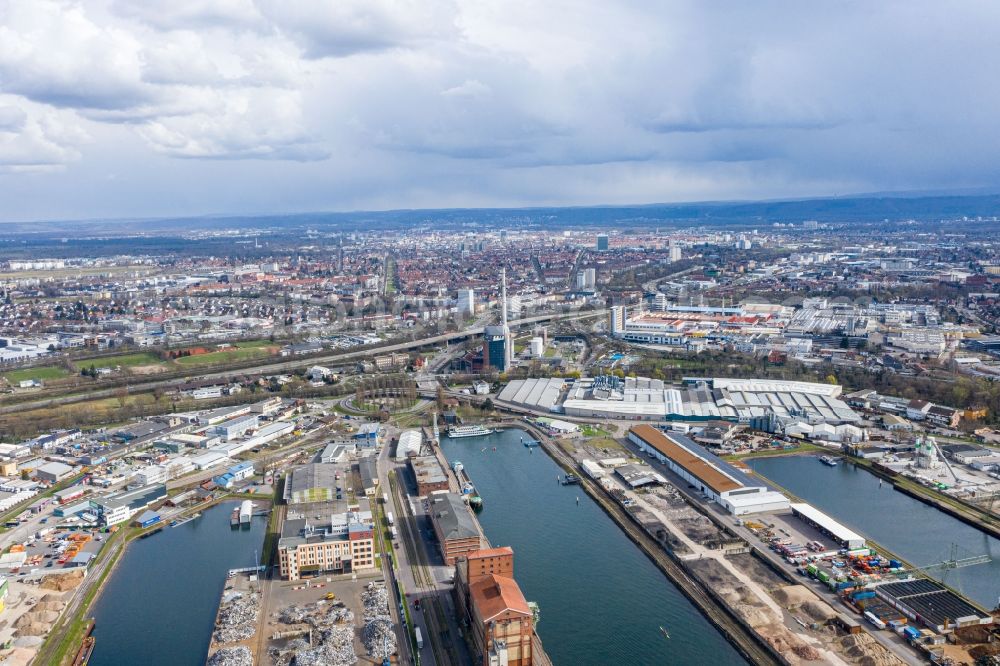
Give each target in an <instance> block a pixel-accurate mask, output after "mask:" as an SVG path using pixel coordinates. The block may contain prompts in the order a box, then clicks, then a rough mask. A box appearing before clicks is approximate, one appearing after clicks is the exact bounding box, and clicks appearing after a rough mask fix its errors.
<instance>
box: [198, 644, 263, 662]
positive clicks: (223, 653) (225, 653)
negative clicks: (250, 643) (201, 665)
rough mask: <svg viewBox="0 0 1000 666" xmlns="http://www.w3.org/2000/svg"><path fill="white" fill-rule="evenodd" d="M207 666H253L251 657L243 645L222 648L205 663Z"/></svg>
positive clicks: (248, 649) (248, 650)
mask: <svg viewBox="0 0 1000 666" xmlns="http://www.w3.org/2000/svg"><path fill="white" fill-rule="evenodd" d="M206 663H207V665H208V666H253V655H252V654H251V652H250V648H248V647H247V646H245V645H239V646H237V647H227V648H222V649H221V650H219V651H218V652H216V653H215V654H213V655H212V656H211V657H209V658H208V662H206Z"/></svg>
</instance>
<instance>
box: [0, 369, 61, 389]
mask: <svg viewBox="0 0 1000 666" xmlns="http://www.w3.org/2000/svg"><path fill="white" fill-rule="evenodd" d="M3 376H4V377H6V378H7V381H8V382H10V383H11V384H17V383H18V382H22V381H24V380H25V379H40V380H41V381H45V380H47V379H62V378H63V377H68V376H69V371H68V370H67V369H66V368H64V367H62V366H58V365H46V366H42V367H40V368H24V369H22V370H11V371H10V372H5V373H3Z"/></svg>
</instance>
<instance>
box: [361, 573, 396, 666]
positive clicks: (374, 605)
mask: <svg viewBox="0 0 1000 666" xmlns="http://www.w3.org/2000/svg"><path fill="white" fill-rule="evenodd" d="M361 602H362V603H363V604H364V605H365V611H364V621H365V626H364V627H363V628H362V629H361V642H362V643H364V645H365V650H366V651H367V652H368V656H369V657H374V658H375V659H378V660H381V659H386V658H388V657H389V656H390V655H392V654H394V653H395V652H396V632H395V631H393V624H392V617H390V616H389V591H388V590H387V589H386V587H385V585H377V584H375V583H368V586H367V587H366V588H365V591H364V592H362V593H361Z"/></svg>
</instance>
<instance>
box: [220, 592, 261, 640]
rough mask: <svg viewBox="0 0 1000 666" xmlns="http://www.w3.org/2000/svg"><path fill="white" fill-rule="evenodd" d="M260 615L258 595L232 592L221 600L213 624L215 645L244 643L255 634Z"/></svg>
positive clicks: (255, 593)
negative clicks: (220, 605)
mask: <svg viewBox="0 0 1000 666" xmlns="http://www.w3.org/2000/svg"><path fill="white" fill-rule="evenodd" d="M259 615H260V595H259V594H258V593H257V592H251V593H250V594H243V593H242V592H232V593H230V594H227V595H226V596H224V597H223V599H222V607H221V608H220V609H219V619H218V621H217V622H216V624H215V635H214V637H213V638H214V639H215V642H216V643H233V642H235V641H245V640H246V639H248V638H250V637H251V636H253V635H254V634H255V633H257V617H258V616H259Z"/></svg>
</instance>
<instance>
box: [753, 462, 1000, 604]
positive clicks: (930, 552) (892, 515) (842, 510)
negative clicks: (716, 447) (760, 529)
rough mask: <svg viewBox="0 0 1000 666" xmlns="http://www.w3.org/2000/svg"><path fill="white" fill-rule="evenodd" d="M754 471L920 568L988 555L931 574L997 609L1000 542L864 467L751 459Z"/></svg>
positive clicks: (999, 589) (999, 584)
mask: <svg viewBox="0 0 1000 666" xmlns="http://www.w3.org/2000/svg"><path fill="white" fill-rule="evenodd" d="M747 464H748V465H750V467H751V468H752V469H753V470H755V471H757V472H759V473H760V474H762V475H763V476H765V477H767V478H769V479H771V480H773V481H774V482H775V483H777V484H778V485H780V486H784V487H785V488H787V489H788V490H789V491H791V492H792V493H794V494H796V495H798V496H799V497H801V498H802V499H804V500H806V501H807V502H809V503H810V504H812V505H813V506H815V507H816V508H818V509H820V510H822V511H823V512H825V513H827V514H829V515H830V516H833V517H834V518H836V519H837V520H838V521H840V522H842V523H844V524H845V525H847V526H848V527H851V528H852V529H854V530H856V531H857V532H859V533H860V534H862V535H864V536H866V537H870V538H871V539H873V540H874V541H876V542H877V543H879V544H881V545H883V546H885V547H886V548H888V549H889V550H891V551H893V552H895V553H896V554H898V555H901V556H902V557H903V558H904V559H906V560H908V561H909V562H912V563H913V564H914V565H916V566H926V565H928V564H933V563H935V562H941V561H944V560H947V559H949V557H950V552H949V551H950V548H951V544H953V543H954V544H957V545H958V546H959V551H958V552H959V555H958V556H959V557H960V558H961V557H969V556H972V555H981V554H987V555H990V556H991V557H993V558H994V559H993V561H992V562H989V563H988V564H978V565H975V566H970V567H965V568H961V569H953V570H950V571H931V572H928V573H930V574H931V575H932V576H934V577H936V578H938V580H941V581H944V582H945V583H946V584H948V585H950V586H951V587H953V588H955V589H956V590H958V591H960V592H962V593H963V594H964V595H966V596H967V597H969V598H970V599H972V600H973V601H977V602H979V603H980V604H981V605H983V606H985V607H986V608H987V609H990V608H993V607H994V606H995V605H996V603H997V599H998V598H1000V540H997V539H994V538H993V537H991V536H989V535H987V534H985V533H983V532H981V531H979V530H977V529H976V528H974V527H971V526H969V525H966V524H965V523H963V522H961V521H959V520H956V519H954V518H952V517H951V516H949V515H948V514H946V513H944V512H942V511H938V510H937V509H935V508H933V507H931V506H928V505H926V504H924V503H923V502H920V501H919V500H916V499H913V498H912V497H910V496H909V495H904V494H903V493H901V492H898V491H896V490H894V489H893V487H892V484H890V483H883V484H882V486H881V487H879V480H878V477H876V476H875V475H873V474H870V473H869V472H868V471H866V470H865V469H863V468H860V467H855V466H854V465H852V464H849V463H844V462H842V463H841V464H839V465H837V466H836V467H827V466H826V465H823V464H821V463H820V462H819V461H818V460H817V459H816V458H815V457H813V456H783V457H775V458H758V459H756V460H748V461H747Z"/></svg>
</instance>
